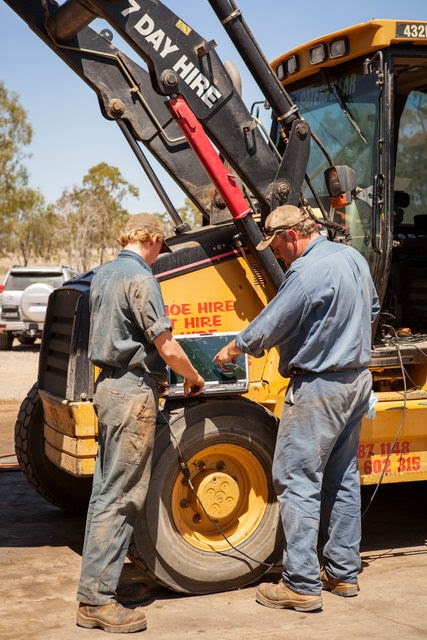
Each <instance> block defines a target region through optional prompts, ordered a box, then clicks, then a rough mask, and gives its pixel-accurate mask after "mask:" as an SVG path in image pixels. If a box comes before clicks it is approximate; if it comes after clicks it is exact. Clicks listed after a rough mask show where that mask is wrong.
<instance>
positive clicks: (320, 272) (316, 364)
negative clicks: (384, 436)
mask: <svg viewBox="0 0 427 640" xmlns="http://www.w3.org/2000/svg"><path fill="white" fill-rule="evenodd" d="M268 246H270V247H271V249H272V250H273V252H274V254H275V256H276V258H278V259H281V260H283V261H284V262H285V264H286V266H287V267H288V270H287V271H286V273H285V277H284V281H283V283H282V285H281V286H280V288H279V290H278V292H277V295H276V296H275V297H274V299H273V300H271V302H270V303H269V304H268V305H267V306H266V307H265V308H264V309H263V311H262V312H261V313H260V314H259V315H258V316H257V317H256V318H255V319H254V320H253V321H252V322H251V323H250V324H249V326H248V327H247V328H246V329H244V330H243V331H242V332H240V333H239V334H238V336H237V337H236V338H235V340H233V341H232V342H230V343H229V344H228V345H227V346H226V347H224V348H223V349H222V350H221V351H220V352H219V353H218V354H217V355H216V356H215V360H216V361H217V362H218V363H219V364H220V365H222V366H223V367H226V363H227V362H230V361H231V362H233V361H234V360H235V358H236V357H237V355H238V354H240V353H242V352H244V353H248V354H250V355H252V356H254V357H261V356H262V355H263V353H264V350H265V349H269V348H271V347H273V346H275V347H278V349H279V353H280V361H279V371H280V373H281V375H283V376H284V377H290V384H289V386H288V389H287V393H286V398H285V404H284V409H283V413H282V416H281V420H280V426H279V431H278V435H277V442H276V451H275V455H274V461H273V481H274V485H275V488H276V492H277V496H278V500H279V506H280V515H281V519H282V525H283V529H284V533H285V549H284V554H283V578H282V580H281V581H280V582H279V584H270V583H265V584H261V585H260V586H259V588H258V590H257V595H256V598H257V601H258V602H259V603H261V604H263V605H265V606H268V607H273V608H284V609H296V610H297V611H317V610H319V609H321V608H322V596H321V590H322V588H323V589H327V590H329V591H331V592H332V593H334V594H336V595H341V596H355V595H357V593H358V589H359V587H358V583H357V575H358V573H359V571H360V554H359V548H360V537H361V525H360V487H359V474H358V468H357V448H358V442H359V431H360V423H361V419H362V416H363V414H364V413H365V411H366V410H367V408H368V402H369V397H370V394H371V389H372V378H371V373H370V371H369V370H368V369H367V365H368V363H369V360H370V354H371V323H372V322H373V320H374V319H375V317H376V315H377V313H378V312H379V302H378V297H377V294H376V291H375V288H374V285H373V282H372V278H371V275H370V272H369V267H368V264H367V263H366V261H365V259H364V258H363V257H362V255H361V254H359V253H358V252H357V251H356V250H355V249H353V248H351V247H349V246H346V245H343V244H338V243H333V242H330V241H328V240H327V239H326V238H325V237H323V236H322V235H320V234H319V231H318V227H317V224H316V222H315V220H313V218H312V217H311V216H310V215H309V214H308V212H307V211H306V210H305V209H302V208H301V209H299V208H298V207H294V206H291V205H285V206H282V207H279V208H277V209H275V210H274V211H273V212H272V213H271V214H270V215H269V216H268V217H267V219H266V224H265V227H264V240H263V241H262V242H260V244H259V245H258V246H257V249H258V250H260V251H263V250H264V249H266V248H267V247H268ZM320 527H321V528H322V534H323V538H324V547H323V569H322V572H321V571H320V565H319V560H318V555H317V543H318V535H319V530H320Z"/></svg>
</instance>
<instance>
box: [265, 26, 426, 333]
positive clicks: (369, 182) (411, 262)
mask: <svg viewBox="0 0 427 640" xmlns="http://www.w3.org/2000/svg"><path fill="white" fill-rule="evenodd" d="M272 66H273V68H275V70H276V73H277V75H278V77H279V79H280V80H281V81H282V83H283V84H284V85H285V88H286V90H287V91H288V92H289V94H290V95H291V97H292V99H293V101H294V102H295V103H296V104H297V105H298V107H299V109H300V112H301V114H302V116H303V117H304V118H305V119H306V120H307V121H308V122H309V124H310V127H311V129H312V131H313V132H314V134H315V136H316V138H317V139H318V140H320V141H321V144H318V143H317V142H316V140H315V139H314V140H312V142H311V153H310V161H309V165H308V175H309V177H310V182H311V184H312V186H313V187H314V190H315V191H316V192H317V194H318V195H319V196H320V199H321V201H322V203H323V204H324V205H325V207H326V209H327V211H328V216H329V217H330V219H331V220H333V221H335V222H338V223H341V224H344V225H345V226H346V227H348V229H349V232H350V237H351V242H352V245H353V246H354V247H355V248H356V249H357V250H358V251H360V252H361V253H362V254H363V255H364V256H365V258H366V260H367V261H368V263H369V265H370V268H371V273H372V275H373V278H374V281H375V284H376V287H377V290H378V293H379V295H380V298H381V300H382V301H383V307H382V311H383V313H385V314H389V316H388V318H389V322H392V323H393V324H394V326H395V327H396V328H400V327H407V328H409V329H410V330H411V332H412V333H416V332H423V333H427V302H426V301H427V295H426V294H427V288H426V285H425V282H426V281H427V278H426V276H427V266H426V255H427V23H403V22H396V21H393V20H373V21H371V22H368V23H364V24H361V25H357V26H355V27H351V28H350V29H346V30H345V31H341V32H337V33H335V34H330V35H329V36H326V37H325V38H322V39H319V40H316V41H313V42H311V43H308V44H306V45H304V46H303V47H300V48H299V49H295V50H293V51H291V52H289V53H287V54H284V55H283V56H281V57H280V58H278V59H277V60H275V61H274V62H273V63H272ZM324 149H327V153H325V152H324ZM332 163H333V164H335V165H349V166H350V167H352V168H353V169H354V170H355V172H356V177H357V187H356V190H355V191H354V192H353V197H352V201H351V204H350V205H348V206H346V207H342V208H340V207H339V206H338V207H336V208H330V200H329V197H328V193H327V191H326V187H325V183H324V171H325V170H326V169H327V167H328V165H329V164H332ZM304 196H305V197H306V198H307V200H308V202H309V203H310V205H311V206H312V207H313V209H314V210H316V207H317V206H318V204H317V202H316V200H315V198H314V195H313V193H312V190H311V189H310V188H309V186H306V188H305V191H304Z"/></svg>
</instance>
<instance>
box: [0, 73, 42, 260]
mask: <svg viewBox="0 0 427 640" xmlns="http://www.w3.org/2000/svg"><path fill="white" fill-rule="evenodd" d="M31 139H32V128H31V125H30V124H29V122H28V120H27V113H26V111H25V110H24V109H23V107H22V106H21V105H20V104H19V100H18V96H17V95H16V94H15V93H13V92H9V91H8V90H7V89H6V87H5V85H4V84H3V83H2V82H0V253H3V254H4V253H6V252H7V251H8V248H9V246H10V242H9V240H10V235H11V234H12V233H13V231H14V229H15V225H16V212H17V211H23V210H24V209H25V208H26V207H27V206H31V205H32V203H33V202H34V201H35V199H36V198H35V194H34V192H32V190H30V189H29V188H28V186H27V185H28V174H27V170H26V168H25V165H24V164H23V162H24V159H25V157H26V153H25V151H24V150H25V147H27V146H28V145H29V144H30V142H31Z"/></svg>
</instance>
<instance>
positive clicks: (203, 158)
mask: <svg viewBox="0 0 427 640" xmlns="http://www.w3.org/2000/svg"><path fill="white" fill-rule="evenodd" d="M166 105H167V107H168V109H169V111H170V112H171V114H172V115H173V117H174V118H175V120H176V121H177V123H178V125H179V126H180V128H181V129H182V132H183V133H184V135H185V137H186V138H187V141H188V144H189V145H190V147H191V148H192V149H193V151H194V153H195V154H196V156H197V157H198V158H199V160H200V162H201V164H202V166H203V168H204V169H205V171H206V173H207V174H208V176H209V178H210V179H211V180H212V182H213V184H214V185H215V187H216V188H217V190H218V193H219V194H220V195H221V198H222V199H223V200H224V202H225V204H226V205H227V207H228V210H229V211H230V213H231V215H232V216H233V218H234V220H241V219H242V218H245V217H246V216H247V215H248V214H249V213H251V212H252V209H251V208H250V207H249V205H248V202H247V200H246V199H245V197H244V195H243V193H242V192H241V191H240V189H239V187H238V186H237V184H236V178H235V177H234V176H233V175H232V174H230V172H229V170H228V169H227V167H226V166H225V165H224V163H223V162H222V160H221V158H220V157H219V156H218V153H217V152H216V151H215V148H214V146H213V145H212V142H211V141H210V140H209V138H208V136H207V135H206V133H205V130H204V129H203V127H202V125H201V124H200V122H199V121H198V119H197V118H196V116H195V115H194V113H193V111H192V110H191V109H190V107H189V106H188V104H187V102H186V100H185V99H184V98H181V97H178V98H173V99H171V100H168V101H167V102H166Z"/></svg>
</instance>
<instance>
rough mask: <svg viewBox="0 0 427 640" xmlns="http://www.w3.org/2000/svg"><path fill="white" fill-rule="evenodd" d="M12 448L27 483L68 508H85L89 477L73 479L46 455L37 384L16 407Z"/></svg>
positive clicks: (54, 502)
mask: <svg viewBox="0 0 427 640" xmlns="http://www.w3.org/2000/svg"><path fill="white" fill-rule="evenodd" d="M15 451H16V457H17V458H18V462H19V466H20V467H21V469H22V471H23V472H24V474H25V475H26V477H27V479H28V481H29V483H30V484H31V486H32V487H33V488H34V489H35V490H36V491H37V493H39V494H40V495H41V496H42V497H43V498H45V499H46V500H48V501H49V502H51V503H52V504H54V505H56V506H57V507H61V508H62V509H67V510H69V511H74V512H76V511H77V512H80V511H84V510H85V509H86V508H87V503H88V501H89V497H90V492H91V486H92V478H76V477H74V476H72V475H70V474H69V473H66V472H65V471H62V469H59V468H58V467H56V466H55V465H54V464H53V463H52V462H50V460H49V459H48V458H47V457H46V454H45V451H44V435H43V407H42V403H41V400H40V396H39V393H38V385H37V384H35V385H34V386H33V387H32V388H31V389H30V391H29V392H28V394H27V396H26V397H25V399H24V400H23V402H22V404H21V407H20V409H19V413H18V417H17V420H16V424H15Z"/></svg>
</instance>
